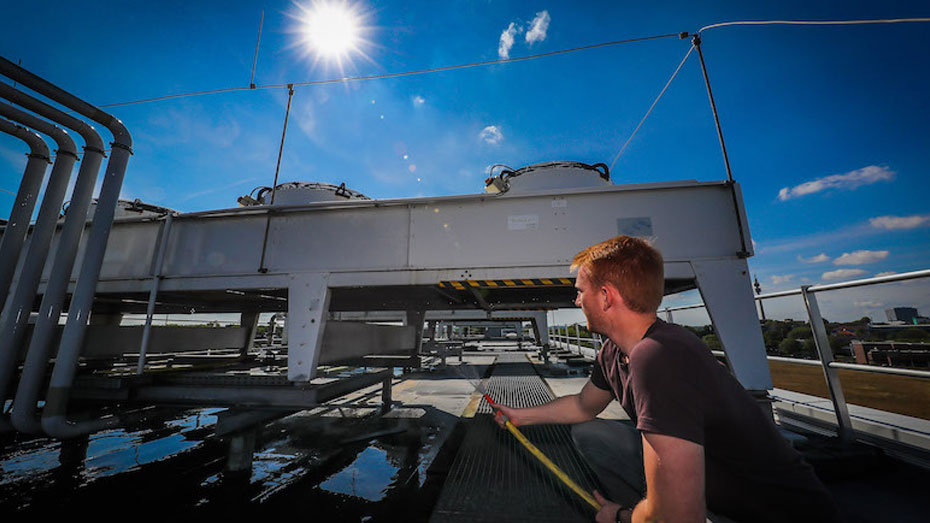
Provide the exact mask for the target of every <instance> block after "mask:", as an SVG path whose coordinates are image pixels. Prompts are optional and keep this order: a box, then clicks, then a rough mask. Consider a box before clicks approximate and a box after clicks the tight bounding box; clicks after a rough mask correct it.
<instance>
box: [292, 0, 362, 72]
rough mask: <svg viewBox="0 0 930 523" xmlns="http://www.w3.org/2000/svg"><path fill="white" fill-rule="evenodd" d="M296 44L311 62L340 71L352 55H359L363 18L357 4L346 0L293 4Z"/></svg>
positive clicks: (360, 52)
mask: <svg viewBox="0 0 930 523" xmlns="http://www.w3.org/2000/svg"><path fill="white" fill-rule="evenodd" d="M296 6H297V8H298V11H299V12H298V13H297V14H296V16H295V17H294V18H296V19H297V22H298V26H297V28H296V32H297V34H298V35H299V36H298V39H299V43H300V46H301V47H302V48H303V51H304V52H306V53H307V54H308V55H312V56H313V57H314V61H315V62H316V61H321V60H322V61H325V62H327V63H330V64H335V65H337V66H338V67H339V69H343V65H344V63H345V62H347V61H349V60H350V59H351V58H352V57H353V55H362V56H364V52H363V51H362V46H363V44H365V43H366V42H365V40H364V38H363V36H364V32H365V31H366V27H365V25H364V23H365V18H366V14H365V12H364V11H363V10H362V9H361V7H360V4H359V3H351V2H348V1H345V0H312V1H311V2H309V3H298V4H296Z"/></svg>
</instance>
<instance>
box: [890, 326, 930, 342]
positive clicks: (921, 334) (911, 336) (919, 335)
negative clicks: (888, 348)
mask: <svg viewBox="0 0 930 523" xmlns="http://www.w3.org/2000/svg"><path fill="white" fill-rule="evenodd" d="M892 338H893V339H894V340H895V341H924V340H926V339H927V338H930V334H927V331H925V330H922V329H918V328H917V327H911V328H909V329H904V330H902V331H898V332H896V333H894V335H893V336H892Z"/></svg>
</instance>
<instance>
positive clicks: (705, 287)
mask: <svg viewBox="0 0 930 523" xmlns="http://www.w3.org/2000/svg"><path fill="white" fill-rule="evenodd" d="M691 266H692V268H693V269H694V274H695V276H696V277H697V284H698V288H699V289H700V291H701V297H702V298H703V299H704V305H705V306H706V307H707V313H708V314H709V315H710V319H711V321H712V322H713V324H714V330H715V331H716V333H717V336H718V337H719V338H720V343H721V344H723V350H724V352H725V353H726V357H727V361H728V362H729V364H730V369H732V371H733V374H734V375H735V376H736V379H737V380H739V382H740V383H741V384H742V385H743V387H745V388H746V389H747V390H750V391H752V390H757V391H763V390H768V389H771V388H772V375H771V373H770V372H769V363H768V359H767V358H766V355H765V344H764V343H763V341H762V330H761V329H760V328H759V318H758V316H756V304H755V301H754V300H753V295H752V283H751V282H750V281H749V267H748V266H747V264H746V260H745V259H729V260H727V259H724V260H709V261H694V262H691Z"/></svg>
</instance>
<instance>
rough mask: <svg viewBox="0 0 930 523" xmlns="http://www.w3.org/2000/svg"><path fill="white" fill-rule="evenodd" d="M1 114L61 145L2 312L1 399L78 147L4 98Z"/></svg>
mask: <svg viewBox="0 0 930 523" xmlns="http://www.w3.org/2000/svg"><path fill="white" fill-rule="evenodd" d="M0 116H2V117H4V118H9V119H10V120H13V121H16V122H19V123H21V124H23V125H26V126H28V127H30V128H32V129H34V130H36V131H38V132H40V133H42V134H45V135H47V136H50V137H51V138H52V139H53V140H55V143H56V144H57V145H58V151H57V154H56V156H55V163H54V164H53V165H52V172H51V174H50V175H49V178H48V183H47V184H46V187H45V195H44V196H43V197H42V204H41V205H40V206H39V214H38V216H37V217H36V222H35V227H34V228H33V229H32V235H31V236H30V238H29V247H28V248H27V250H26V257H25V259H24V260H23V265H22V269H21V270H20V273H19V280H18V281H17V283H16V285H15V287H14V290H13V292H12V293H11V296H12V297H11V298H10V299H8V300H7V302H6V307H5V308H4V309H3V313H2V314H0V332H2V333H3V336H2V337H0V399H4V398H6V394H7V392H8V389H9V385H10V378H11V377H12V375H13V370H14V368H15V367H16V366H17V359H18V358H17V357H18V355H19V344H20V342H21V341H22V339H23V334H24V332H25V330H26V322H27V321H28V320H29V313H30V312H32V304H33V302H34V301H35V295H36V289H37V288H38V287H39V279H40V278H41V277H42V269H43V268H45V260H46V258H47V257H48V250H49V243H51V241H52V235H53V234H54V233H55V228H56V226H57V225H58V212H59V209H61V202H62V200H64V198H65V191H66V190H67V189H68V180H69V179H70V178H71V171H72V170H73V169H74V162H76V161H77V147H76V146H75V145H74V140H72V139H71V137H70V136H68V133H67V132H65V131H64V130H63V129H61V128H60V127H58V126H57V125H53V124H51V123H49V122H47V121H45V120H43V119H41V118H39V117H37V116H34V115H31V114H29V113H26V112H24V111H20V110H19V109H17V108H15V107H13V106H12V105H9V104H6V103H3V102H0Z"/></svg>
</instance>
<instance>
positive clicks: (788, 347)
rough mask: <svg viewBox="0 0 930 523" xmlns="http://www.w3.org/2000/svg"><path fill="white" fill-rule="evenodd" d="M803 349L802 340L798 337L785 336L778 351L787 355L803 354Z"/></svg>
mask: <svg viewBox="0 0 930 523" xmlns="http://www.w3.org/2000/svg"><path fill="white" fill-rule="evenodd" d="M802 349H803V347H802V346H801V342H799V341H798V340H797V339H796V338H785V339H783V340H781V343H779V344H778V352H780V353H781V354H784V355H785V356H792V357H794V356H798V355H800V354H801V351H802Z"/></svg>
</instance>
